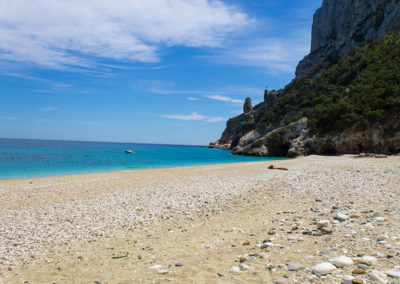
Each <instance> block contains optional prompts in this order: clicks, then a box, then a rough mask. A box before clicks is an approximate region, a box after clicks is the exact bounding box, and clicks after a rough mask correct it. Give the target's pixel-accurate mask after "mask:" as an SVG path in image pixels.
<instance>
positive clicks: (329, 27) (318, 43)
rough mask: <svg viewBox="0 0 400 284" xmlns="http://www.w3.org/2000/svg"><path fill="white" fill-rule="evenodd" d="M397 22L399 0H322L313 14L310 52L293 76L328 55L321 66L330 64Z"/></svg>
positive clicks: (399, 19) (308, 68) (390, 29)
mask: <svg viewBox="0 0 400 284" xmlns="http://www.w3.org/2000/svg"><path fill="white" fill-rule="evenodd" d="M399 21H400V1H399V0H351V1H350V0H324V1H323V3H322V7H321V8H319V9H318V10H317V11H316V12H315V14H314V19H313V25H312V35H311V52H310V54H309V55H307V56H306V57H305V58H304V59H303V60H302V61H300V62H299V64H298V66H297V68H296V77H299V76H302V75H304V74H305V73H307V72H308V71H309V70H310V69H311V68H312V67H313V66H315V65H316V64H318V63H320V62H321V61H323V59H325V58H327V57H330V61H326V62H325V64H324V65H322V66H321V69H325V68H326V67H329V66H330V65H331V64H332V63H335V61H336V60H337V59H338V58H343V57H345V56H347V55H349V54H350V52H351V51H352V50H353V49H354V48H355V47H356V46H358V45H360V44H361V43H364V42H368V41H372V40H375V39H377V38H380V37H382V36H383V35H384V34H386V33H388V32H391V31H393V30H394V29H395V28H397V27H398V25H399ZM332 61H333V62H332Z"/></svg>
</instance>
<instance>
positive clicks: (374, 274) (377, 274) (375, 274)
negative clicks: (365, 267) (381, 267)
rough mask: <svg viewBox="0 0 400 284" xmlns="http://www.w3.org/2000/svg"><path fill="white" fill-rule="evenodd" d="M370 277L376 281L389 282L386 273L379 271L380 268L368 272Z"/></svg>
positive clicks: (380, 282)
mask: <svg viewBox="0 0 400 284" xmlns="http://www.w3.org/2000/svg"><path fill="white" fill-rule="evenodd" d="M368 276H369V278H371V279H372V280H374V281H376V282H375V283H379V284H386V283H388V279H387V277H386V274H385V273H383V272H381V271H378V270H372V271H371V272H370V273H369V274H368Z"/></svg>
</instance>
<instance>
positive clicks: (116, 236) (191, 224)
mask: <svg viewBox="0 0 400 284" xmlns="http://www.w3.org/2000/svg"><path fill="white" fill-rule="evenodd" d="M270 164H274V165H275V166H278V167H279V166H280V167H287V168H288V169H289V170H288V171H279V170H268V169H267V166H268V165H270ZM399 171H400V157H388V158H387V159H373V158H362V159H354V157H353V156H350V155H345V156H340V157H323V156H309V157H302V158H297V159H294V160H277V161H262V162H247V163H232V164H215V165H206V166H195V167H180V168H168V169H149V170H140V171H136V170H135V171H127V172H112V173H102V174H85V175H76V176H64V177H50V178H36V179H29V180H7V181H0V212H1V216H2V217H1V219H2V220H1V224H2V225H1V227H0V228H1V234H0V237H1V243H3V244H4V246H2V248H1V249H2V251H1V255H2V259H1V262H2V263H1V266H2V267H7V269H2V270H1V272H0V273H1V275H0V280H3V281H4V283H13V282H18V281H21V280H27V281H29V283H30V282H33V283H37V282H46V283H47V282H50V281H53V282H57V283H59V282H61V283H67V282H71V281H72V282H74V281H75V282H79V279H81V281H82V279H85V282H90V281H92V282H93V281H99V282H100V283H103V282H109V281H112V280H113V279H118V280H119V281H120V282H121V283H131V282H132V281H144V282H151V281H155V282H156V283H158V282H163V281H178V280H179V281H181V282H182V283H187V282H189V283H191V282H193V281H194V282H206V281H211V282H216V281H223V282H224V281H227V282H229V283H230V282H235V283H248V282H257V281H258V282H260V281H267V282H266V283H270V282H268V281H271V282H272V280H273V279H275V278H277V277H282V276H288V280H289V281H290V279H292V278H293V279H294V278H295V277H297V278H296V279H308V277H309V276H310V275H309V273H308V272H307V270H306V269H304V270H302V271H301V272H298V273H296V274H293V273H289V274H288V275H286V274H287V273H288V272H287V269H286V266H285V265H286V262H287V261H289V260H290V261H298V262H302V264H303V265H304V266H306V267H307V268H308V269H310V268H311V267H312V265H313V264H316V263H317V262H322V260H326V259H327V258H328V257H332V255H333V254H334V253H335V254H339V253H341V254H347V255H351V257H353V258H357V257H358V256H357V255H358V254H360V255H361V254H362V253H363V250H365V253H366V254H368V255H375V257H377V258H379V263H378V264H376V266H375V267H374V268H376V269H380V270H384V269H393V266H395V264H394V263H393V259H389V258H388V259H386V257H385V256H386V255H388V254H389V253H391V254H392V255H394V256H396V253H397V254H398V253H399V246H398V245H397V244H396V243H397V242H399V241H400V226H399V224H400V220H399V218H400V217H399V216H400V214H399V213H400V212H399V209H398V208H396V204H399V203H398V202H400V198H399V194H400V193H399V192H398V188H396V186H397V187H398V184H400V175H399V174H398V172H399ZM30 182H32V183H30ZM387 196H390V199H389V198H387ZM317 200H319V201H317ZM396 202H397V203H396ZM333 206H334V207H333ZM310 208H313V211H311V210H310ZM332 208H337V209H332ZM363 210H373V211H371V213H369V212H370V211H368V213H362V211H363ZM332 211H333V212H332ZM336 211H340V212H343V213H346V214H348V215H351V214H350V213H353V215H354V216H355V215H358V218H354V219H351V220H349V221H346V222H348V223H346V222H345V223H344V224H341V222H338V223H335V221H334V218H333V214H335V213H336ZM377 213H379V215H380V216H382V218H388V220H390V222H386V221H382V222H381V224H380V225H379V226H378V225H377V224H375V223H376V222H378V221H376V220H375V219H376V218H375V217H374V214H377ZM322 218H324V219H330V220H331V221H330V222H331V223H332V225H333V229H334V231H333V233H332V234H330V235H322V236H312V235H311V236H309V235H304V234H303V232H305V231H307V230H309V231H311V228H312V227H313V226H314V227H315V225H312V223H313V222H314V221H313V219H322ZM374 218H375V219H374ZM282 220H285V221H282ZM379 220H380V219H379ZM361 221H363V222H364V221H368V222H369V223H370V224H373V226H374V229H373V230H372V229H369V228H368V227H365V223H368V222H364V224H362V223H363V222H361ZM379 222H380V221H379ZM347 225H349V226H347ZM350 225H351V226H350ZM294 226H297V227H298V229H296V230H293V228H294ZM272 227H273V228H275V230H276V234H269V230H270V229H271V228H272ZM382 230H383V231H384V232H383V233H385V232H386V234H387V235H389V236H388V238H387V243H386V244H390V245H391V247H387V246H385V244H380V243H377V242H376V241H375V239H376V237H377V236H378V235H379V234H381V233H382V232H381V231H382ZM289 231H290V232H291V233H290V234H288V233H287V232H289ZM347 231H349V232H347ZM352 231H356V234H355V235H354V234H352ZM383 233H382V234H383ZM346 234H350V237H346V236H345V235H346ZM291 237H292V238H291ZM328 238H329V240H328ZM366 238H368V239H369V240H370V242H368V241H363V239H366ZM396 238H397V239H396ZM264 239H270V240H271V242H273V243H274V244H275V245H274V246H271V247H269V248H267V249H260V246H258V244H262V241H263V240H264ZM247 241H249V242H250V244H249V245H243V244H244V243H247ZM372 242H373V243H372ZM366 245H368V246H366ZM324 247H330V250H331V251H332V254H331V255H322V256H321V255H320V251H321V250H323V249H324ZM111 248H113V249H111ZM343 250H347V253H345V252H343ZM251 252H255V253H257V256H256V257H254V259H253V258H251V259H250V260H248V261H247V263H248V266H249V267H250V268H249V269H244V270H243V271H241V272H240V273H230V272H229V269H230V268H231V267H232V266H236V265H237V266H238V265H239V261H238V258H237V255H239V254H245V253H247V254H249V253H251ZM262 253H263V254H262ZM379 255H382V257H381V258H382V260H381V259H380V257H378V256H379ZM139 256H140V257H139ZM309 256H312V257H309ZM335 256H336V255H335ZM279 259H281V260H279ZM179 262H182V263H183V266H182V267H181V266H175V264H177V263H179ZM268 263H273V264H274V265H275V268H274V269H275V270H273V271H272V270H268V269H266V268H265V265H266V264H268ZM156 264H160V265H162V267H163V268H165V269H166V270H167V272H166V273H165V274H162V273H158V272H159V271H153V270H150V269H149V268H150V267H152V266H153V265H156ZM8 267H9V269H10V270H9V271H8ZM105 267H113V271H114V269H115V272H111V270H108V269H105ZM161 272H163V271H161ZM344 272H346V273H348V270H345V271H344ZM218 273H219V274H221V275H222V276H218ZM337 274H338V277H340V273H339V272H338V273H337ZM350 274H351V272H350ZM82 277H84V278H82ZM362 277H363V276H362ZM263 279H264V280H263ZM86 280H87V281H86ZM130 281H131V282H130ZM307 281H308V280H307ZM332 281H333V282H330V280H329V279H327V280H326V283H337V282H335V281H337V278H335V277H334V278H332Z"/></svg>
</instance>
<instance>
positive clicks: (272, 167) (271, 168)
mask: <svg viewBox="0 0 400 284" xmlns="http://www.w3.org/2000/svg"><path fill="white" fill-rule="evenodd" d="M268 169H270V170H281V171H287V170H288V169H287V168H282V167H275V166H274V165H270V166H269V167H268Z"/></svg>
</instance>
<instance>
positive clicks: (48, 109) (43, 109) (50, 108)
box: [40, 106, 58, 111]
mask: <svg viewBox="0 0 400 284" xmlns="http://www.w3.org/2000/svg"><path fill="white" fill-rule="evenodd" d="M40 110H41V111H56V110H58V107H51V106H50V107H45V108H41V109H40Z"/></svg>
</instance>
